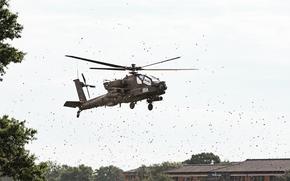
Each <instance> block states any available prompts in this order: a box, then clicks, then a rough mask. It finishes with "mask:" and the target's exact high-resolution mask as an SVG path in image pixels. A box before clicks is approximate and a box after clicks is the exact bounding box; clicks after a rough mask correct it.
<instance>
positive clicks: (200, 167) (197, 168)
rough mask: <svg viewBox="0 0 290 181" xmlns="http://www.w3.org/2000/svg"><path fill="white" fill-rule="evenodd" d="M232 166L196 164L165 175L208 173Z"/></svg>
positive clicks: (173, 170) (169, 171) (170, 171)
mask: <svg viewBox="0 0 290 181" xmlns="http://www.w3.org/2000/svg"><path fill="white" fill-rule="evenodd" d="M230 165H231V164H215V165H208V164H194V165H184V166H182V167H180V168H176V169H172V170H168V171H166V172H165V173H168V174H170V173H208V172H210V171H212V170H216V169H220V168H224V167H228V166H230Z"/></svg>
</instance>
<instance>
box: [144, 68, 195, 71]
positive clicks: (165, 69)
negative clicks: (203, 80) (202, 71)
mask: <svg viewBox="0 0 290 181" xmlns="http://www.w3.org/2000/svg"><path fill="white" fill-rule="evenodd" d="M141 70H145V71H182V70H199V69H194V68H192V69H141Z"/></svg>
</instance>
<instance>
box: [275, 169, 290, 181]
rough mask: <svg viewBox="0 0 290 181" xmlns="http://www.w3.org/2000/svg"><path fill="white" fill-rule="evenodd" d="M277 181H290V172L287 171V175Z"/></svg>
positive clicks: (276, 180)
mask: <svg viewBox="0 0 290 181" xmlns="http://www.w3.org/2000/svg"><path fill="white" fill-rule="evenodd" d="M275 181H290V172H289V171H287V172H286V174H285V175H282V176H280V177H276V178H275Z"/></svg>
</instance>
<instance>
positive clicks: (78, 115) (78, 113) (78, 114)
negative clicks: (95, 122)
mask: <svg viewBox="0 0 290 181" xmlns="http://www.w3.org/2000/svg"><path fill="white" fill-rule="evenodd" d="M80 113H81V111H80V110H79V111H78V112H77V118H79V117H80Z"/></svg>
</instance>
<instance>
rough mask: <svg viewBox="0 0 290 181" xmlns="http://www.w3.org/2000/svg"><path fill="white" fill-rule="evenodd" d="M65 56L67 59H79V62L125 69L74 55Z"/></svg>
mask: <svg viewBox="0 0 290 181" xmlns="http://www.w3.org/2000/svg"><path fill="white" fill-rule="evenodd" d="M65 56H66V57H70V58H75V59H79V60H84V61H87V62H92V63H97V64H101V65H106V66H109V67H116V68H125V67H124V66H122V65H116V64H111V63H106V62H100V61H96V60H91V59H87V58H82V57H77V56H73V55H65Z"/></svg>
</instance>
